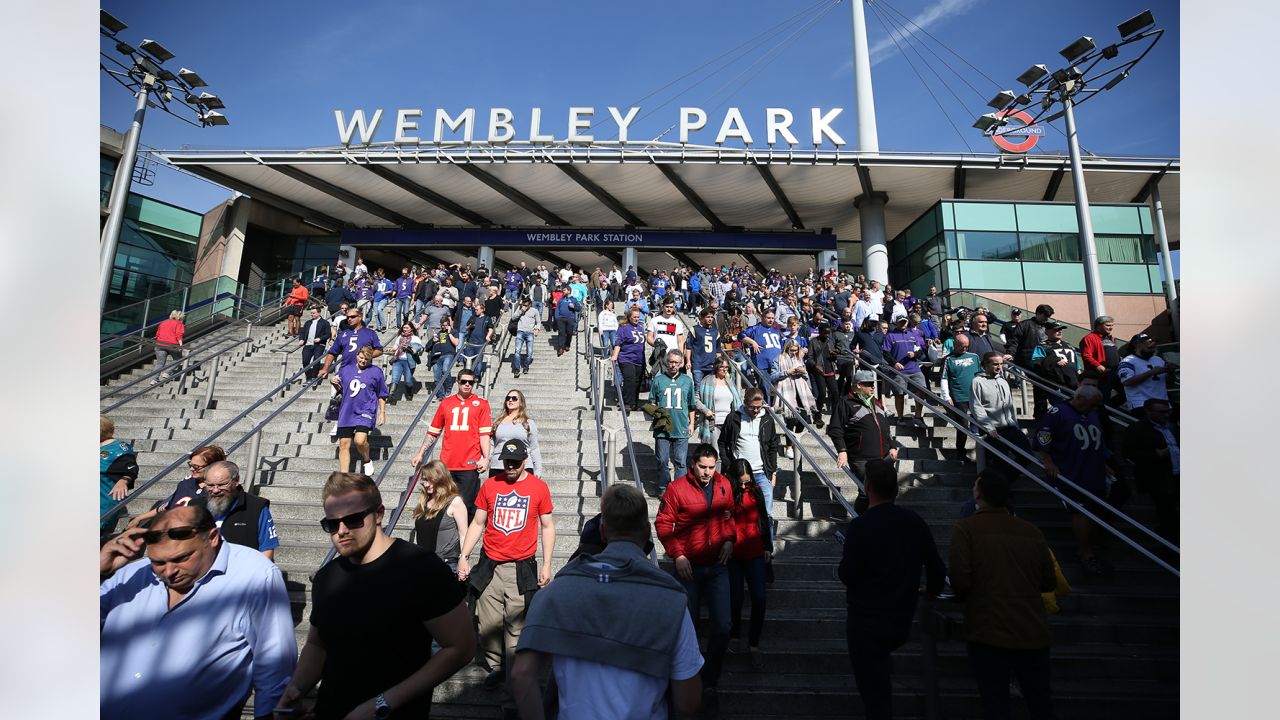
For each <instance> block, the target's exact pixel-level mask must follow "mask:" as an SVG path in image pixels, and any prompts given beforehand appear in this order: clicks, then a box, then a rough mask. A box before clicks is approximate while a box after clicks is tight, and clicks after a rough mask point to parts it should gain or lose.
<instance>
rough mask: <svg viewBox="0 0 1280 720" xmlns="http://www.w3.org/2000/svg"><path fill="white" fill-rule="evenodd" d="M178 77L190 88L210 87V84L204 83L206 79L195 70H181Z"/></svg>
mask: <svg viewBox="0 0 1280 720" xmlns="http://www.w3.org/2000/svg"><path fill="white" fill-rule="evenodd" d="M178 77H179V78H180V79H181V80H182V82H184V83H186V84H187V86H188V87H193V88H198V87H205V86H207V85H208V83H206V82H205V81H204V78H202V77H200V76H199V75H197V74H196V71H195V70H188V69H186V68H182V69H181V70H179V71H178Z"/></svg>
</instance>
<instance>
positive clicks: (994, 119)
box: [973, 113, 1008, 132]
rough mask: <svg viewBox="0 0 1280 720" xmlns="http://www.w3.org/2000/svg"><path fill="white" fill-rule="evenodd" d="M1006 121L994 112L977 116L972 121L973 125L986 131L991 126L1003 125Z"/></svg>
mask: <svg viewBox="0 0 1280 720" xmlns="http://www.w3.org/2000/svg"><path fill="white" fill-rule="evenodd" d="M1007 122H1008V121H1007V120H1005V119H1004V118H1002V117H999V116H997V115H996V114H995V113H987V114H986V115H980V116H978V119H977V120H975V121H974V123H973V126H974V127H976V128H978V129H979V130H981V131H982V132H987V131H988V130H990V129H991V128H993V127H997V126H1000V125H1004V124H1006V123H1007Z"/></svg>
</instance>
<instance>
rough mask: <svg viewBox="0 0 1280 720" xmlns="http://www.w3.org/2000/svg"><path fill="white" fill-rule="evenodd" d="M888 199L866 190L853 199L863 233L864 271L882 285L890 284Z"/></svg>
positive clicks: (879, 193)
mask: <svg viewBox="0 0 1280 720" xmlns="http://www.w3.org/2000/svg"><path fill="white" fill-rule="evenodd" d="M865 189H866V188H863V190H865ZM888 200H889V196H888V195H886V194H884V193H882V192H871V193H865V192H864V193H863V194H862V195H859V196H858V197H857V198H856V199H854V201H853V205H854V207H856V208H857V209H858V228H859V231H860V232H861V233H862V272H863V273H864V274H865V275H866V276H867V279H868V280H875V281H876V282H878V283H880V285H881V286H882V287H883V286H885V285H888V284H889V245H888V242H889V240H888V238H887V237H886V235H885V229H884V228H885V226H884V205H885V203H886V202H888Z"/></svg>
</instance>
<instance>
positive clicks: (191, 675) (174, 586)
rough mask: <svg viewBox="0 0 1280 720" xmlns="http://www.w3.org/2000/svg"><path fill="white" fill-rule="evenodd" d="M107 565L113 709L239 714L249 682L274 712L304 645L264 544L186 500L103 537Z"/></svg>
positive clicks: (109, 713)
mask: <svg viewBox="0 0 1280 720" xmlns="http://www.w3.org/2000/svg"><path fill="white" fill-rule="evenodd" d="M144 551H145V553H146V558H145V559H144V558H143V557H142V555H143V553H144ZM99 569H100V573H101V578H102V585H101V587H100V588H99V590H98V604H99V608H100V614H99V624H98V627H99V630H100V633H101V637H100V642H101V655H100V658H101V664H100V666H101V671H100V675H99V677H100V682H101V687H100V692H101V711H102V717H103V718H141V717H157V716H163V717H166V718H208V717H238V716H239V715H240V711H241V709H242V708H243V707H244V705H245V702H246V701H247V700H248V699H249V691H250V689H252V690H253V691H254V711H255V715H256V716H257V717H260V718H261V717H270V716H271V710H272V708H274V707H275V706H276V704H277V703H278V702H279V700H280V697H281V695H282V694H283V693H284V690H285V686H286V684H287V683H288V682H289V678H290V676H291V675H293V670H294V665H295V662H296V658H297V652H298V646H297V642H296V641H295V640H294V636H293V619H292V615H291V613H290V611H289V596H288V593H287V592H286V591H285V587H284V579H283V577H282V576H281V574H280V570H279V569H278V568H277V567H276V566H275V565H274V564H273V563H272V562H271V561H270V560H268V559H267V558H266V557H264V556H263V555H262V553H260V552H258V551H257V550H256V549H254V548H249V547H244V546H242V545H234V544H232V543H228V542H225V541H224V540H223V538H222V535H221V534H220V533H219V532H218V529H217V527H216V524H215V523H214V519H213V515H211V514H210V513H209V510H208V508H206V507H204V506H203V505H187V506H183V507H177V508H174V509H173V510H170V511H169V512H166V513H164V514H163V515H160V516H159V517H157V518H156V519H155V520H154V521H153V523H152V525H151V527H135V528H130V529H128V530H125V531H124V532H123V533H121V534H120V535H118V536H116V537H115V538H113V539H112V540H111V541H109V542H107V543H106V544H104V545H103V546H102V549H101V551H100V553H99ZM214 659H216V662H214Z"/></svg>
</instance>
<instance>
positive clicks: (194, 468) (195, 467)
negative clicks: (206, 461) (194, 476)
mask: <svg viewBox="0 0 1280 720" xmlns="http://www.w3.org/2000/svg"><path fill="white" fill-rule="evenodd" d="M187 467H189V468H191V469H192V470H194V471H195V472H200V471H201V470H203V469H205V468H207V467H209V466H208V465H192V464H191V463H187Z"/></svg>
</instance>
